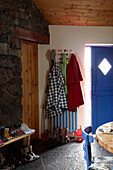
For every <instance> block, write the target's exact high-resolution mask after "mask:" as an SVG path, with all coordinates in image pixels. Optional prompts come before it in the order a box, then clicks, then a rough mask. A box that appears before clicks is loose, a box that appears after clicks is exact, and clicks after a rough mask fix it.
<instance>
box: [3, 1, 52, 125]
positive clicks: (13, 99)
mask: <svg viewBox="0 0 113 170" xmlns="http://www.w3.org/2000/svg"><path fill="white" fill-rule="evenodd" d="M15 26H20V27H22V28H25V29H28V30H33V31H36V32H39V33H44V34H47V35H49V31H48V22H47V20H46V19H45V18H44V17H43V16H42V14H41V13H40V11H39V10H38V9H37V8H36V6H35V5H34V4H33V2H32V0H0V125H4V126H5V127H11V126H18V125H19V124H20V123H21V121H22V105H21V96H22V88H21V84H22V79H21V71H22V63H21V55H22V54H21V40H20V39H18V38H16V36H15Z"/></svg>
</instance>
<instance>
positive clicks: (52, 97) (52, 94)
mask: <svg viewBox="0 0 113 170" xmlns="http://www.w3.org/2000/svg"><path fill="white" fill-rule="evenodd" d="M67 109H68V106H67V99H66V95H65V91H64V79H63V76H62V74H61V70H60V68H59V66H58V64H57V63H56V64H55V65H54V66H53V68H52V70H51V72H50V73H49V77H48V91H47V107H46V111H47V115H48V117H51V116H55V115H58V114H62V112H63V111H64V110H67Z"/></svg>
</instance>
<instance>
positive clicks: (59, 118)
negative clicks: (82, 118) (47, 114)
mask: <svg viewBox="0 0 113 170" xmlns="http://www.w3.org/2000/svg"><path fill="white" fill-rule="evenodd" d="M51 121H52V127H51V128H52V129H51V131H52V133H55V128H56V127H64V128H68V132H74V131H75V130H77V109H76V111H75V112H70V111H65V112H64V113H62V114H60V115H56V116H53V117H52V118H51Z"/></svg>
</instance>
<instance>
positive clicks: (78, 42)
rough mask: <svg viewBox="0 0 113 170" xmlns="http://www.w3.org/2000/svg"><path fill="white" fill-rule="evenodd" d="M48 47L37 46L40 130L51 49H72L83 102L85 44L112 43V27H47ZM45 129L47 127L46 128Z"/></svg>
mask: <svg viewBox="0 0 113 170" xmlns="http://www.w3.org/2000/svg"><path fill="white" fill-rule="evenodd" d="M49 31H50V45H39V49H38V54H39V114H40V117H39V120H40V122H39V125H40V127H39V129H40V133H41V131H42V130H41V129H42V125H41V123H42V103H43V101H44V92H45V88H46V82H47V74H48V71H49V66H50V50H51V49H65V48H66V49H68V50H70V49H72V50H73V52H74V53H75V54H76V56H77V59H78V61H79V64H80V68H81V71H82V74H83V77H84V81H83V82H82V84H81V85H82V88H83V93H84V100H85V90H84V87H85V86H84V82H85V57H84V56H85V55H84V54H85V50H84V47H85V44H86V43H87V44H92V43H97V44H99V43H102V44H104V43H105V44H112V43H113V27H90V26H55V25H50V26H49ZM85 115H86V113H85V104H84V106H80V108H79V109H78V127H79V126H80V125H82V127H84V126H85V125H86V123H85ZM46 128H47V126H46Z"/></svg>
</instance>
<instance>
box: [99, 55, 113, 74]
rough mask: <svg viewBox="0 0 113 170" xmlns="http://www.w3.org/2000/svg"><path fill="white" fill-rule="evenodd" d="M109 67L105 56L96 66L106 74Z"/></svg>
mask: <svg viewBox="0 0 113 170" xmlns="http://www.w3.org/2000/svg"><path fill="white" fill-rule="evenodd" d="M111 67H112V66H111V64H110V63H109V62H108V61H107V59H106V58H104V59H103V60H102V62H101V63H100V64H99V66H98V68H99V69H100V70H101V71H102V73H103V74H104V75H106V74H107V73H108V72H109V71H110V69H111Z"/></svg>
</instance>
